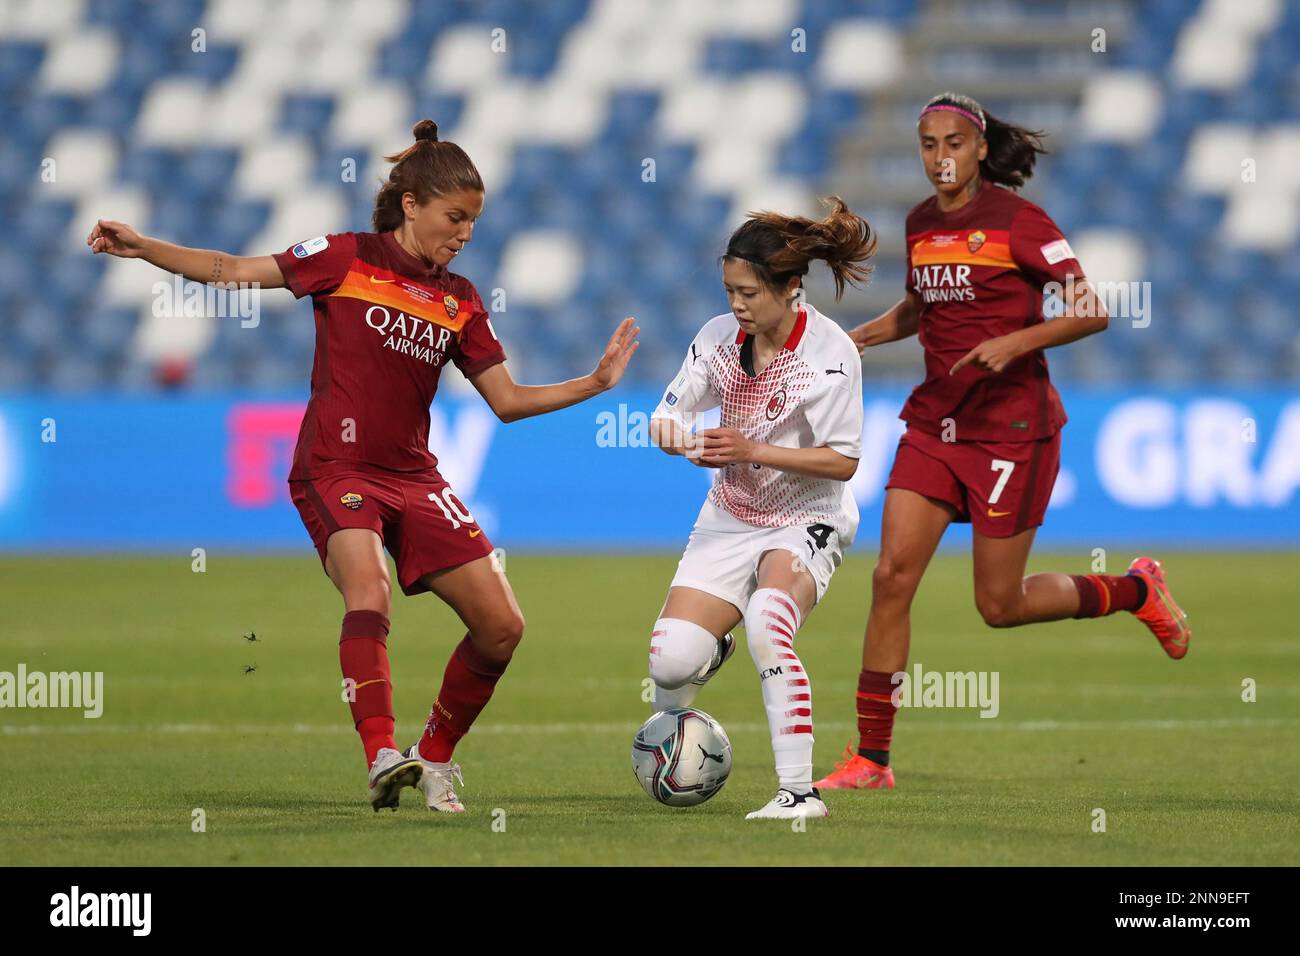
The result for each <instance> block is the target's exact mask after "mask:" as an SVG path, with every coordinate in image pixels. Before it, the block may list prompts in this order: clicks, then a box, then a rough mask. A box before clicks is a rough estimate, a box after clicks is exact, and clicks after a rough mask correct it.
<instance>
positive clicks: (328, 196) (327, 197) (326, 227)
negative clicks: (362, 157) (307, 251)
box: [243, 187, 347, 256]
mask: <svg viewBox="0 0 1300 956" xmlns="http://www.w3.org/2000/svg"><path fill="white" fill-rule="evenodd" d="M345 196H346V194H345V193H344V192H343V190H342V189H333V188H328V189H327V188H322V187H312V188H309V189H303V188H301V187H300V188H298V189H296V190H294V192H293V194H292V195H291V196H286V197H285V198H283V199H281V200H280V201H279V202H277V203H276V204H275V206H274V207H273V209H272V211H271V219H270V221H269V222H268V223H267V224H266V226H265V227H264V228H263V229H262V231H261V232H259V233H258V234H257V235H256V236H254V237H253V238H252V239H251V240H250V241H249V243H248V245H247V246H246V247H245V248H244V250H243V254H244V255H248V256H265V255H270V254H271V253H273V252H283V251H284V250H285V249H288V248H289V247H290V246H292V245H294V244H295V243H299V242H302V241H303V240H305V239H312V238H315V237H316V236H319V235H322V234H323V233H327V232H333V231H335V230H336V229H337V226H336V225H335V224H336V223H340V222H346V221H347V219H346V217H347V203H346V202H345Z"/></svg>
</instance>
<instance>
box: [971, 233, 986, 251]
mask: <svg viewBox="0 0 1300 956" xmlns="http://www.w3.org/2000/svg"><path fill="white" fill-rule="evenodd" d="M987 238H988V236H986V235H984V233H982V232H980V231H979V230H978V229H976V230H975V231H974V232H972V233H971V234H970V235H969V236H967V237H966V248H967V249H969V250H970V251H971V252H979V251H980V246H982V245H984V240H985V239H987Z"/></svg>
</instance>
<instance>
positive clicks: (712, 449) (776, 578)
mask: <svg viewBox="0 0 1300 956" xmlns="http://www.w3.org/2000/svg"><path fill="white" fill-rule="evenodd" d="M828 202H829V203H830V205H831V207H832V211H831V213H830V215H829V216H827V218H826V219H823V220H821V221H815V220H811V219H807V218H804V217H791V216H783V215H780V214H778V213H771V212H764V213H757V214H754V215H752V216H751V217H750V218H749V219H748V220H747V221H746V222H745V223H744V225H742V226H741V227H740V228H739V229H737V230H736V232H735V233H734V234H733V235H732V236H731V239H730V241H729V242H728V244H727V251H726V254H725V255H724V256H723V257H722V260H723V265H722V273H723V285H724V286H725V287H726V290H727V298H728V301H729V304H730V305H731V312H730V313H726V314H724V315H719V316H716V317H715V318H713V319H710V320H709V322H708V323H707V324H706V325H705V326H704V328H703V329H701V330H700V332H699V334H698V335H696V337H695V341H693V342H692V343H691V347H690V349H689V351H688V353H687V355H686V359H685V361H684V362H683V363H682V368H681V371H680V372H679V373H678V375H677V377H676V378H674V379H673V381H672V383H671V384H670V385H669V386H668V389H667V391H665V393H664V396H663V398H662V400H661V401H660V403H659V407H658V408H656V409H655V412H654V414H653V416H652V418H651V433H652V435H653V439H654V441H655V443H656V444H657V445H659V447H660V448H662V449H663V450H664V451H666V452H668V453H669V454H673V455H682V456H684V457H685V458H686V459H687V460H688V461H690V462H691V463H693V464H695V465H699V466H701V467H705V468H714V469H717V474H716V475H715V477H714V482H713V486H712V488H711V489H710V491H709V495H708V498H707V499H706V501H705V502H704V506H703V508H701V509H700V515H699V518H698V519H697V520H696V522H695V529H694V530H693V531H692V532H691V537H690V541H689V542H688V544H687V546H686V551H685V553H684V554H683V555H682V560H681V563H680V564H679V565H678V567H677V574H676V576H675V577H674V578H673V581H672V585H671V586H670V588H669V591H668V598H667V600H666V601H665V602H664V607H663V610H662V611H660V613H659V619H658V620H657V621H655V624H654V629H653V631H652V634H651V638H650V676H651V678H652V679H653V680H654V683H655V703H654V706H655V710H667V709H668V708H671V707H687V706H690V704H691V703H692V702H693V700H694V699H695V695H696V694H697V693H698V692H699V689H700V687H701V686H703V684H704V683H705V682H706V681H707V680H708V679H709V678H710V677H712V676H713V674H714V673H715V672H716V671H717V670H718V668H720V667H721V666H722V664H723V663H724V662H725V661H726V660H727V658H728V657H730V656H731V653H732V651H733V650H734V649H735V640H734V638H733V637H732V636H731V633H730V632H731V630H732V628H734V627H735V626H736V625H738V624H740V623H741V622H742V621H743V622H744V625H745V631H746V635H747V638H748V644H749V652H750V656H751V657H752V658H753V660H754V664H755V666H756V667H757V668H758V672H759V681H760V685H761V687H762V691H763V703H764V705H765V707H766V709H767V717H768V724H769V728H770V730H771V734H772V749H773V752H774V754H775V758H776V772H777V777H778V779H779V789H778V790H777V793H776V796H775V797H774V798H773V799H772V800H771V801H770V802H769V803H768V804H767V805H766V806H764V807H763V808H761V809H760V810H757V811H755V812H754V813H751V814H749V818H750V819H753V818H759V817H798V816H825V815H826V806H825V804H823V803H822V801H821V798H820V795H819V794H818V793H817V792H816V791H815V790H814V789H813V787H812V748H813V732H812V731H813V727H812V686H811V684H810V682H809V678H808V675H807V672H806V671H804V669H803V665H802V664H801V663H800V660H799V655H798V653H797V652H796V650H795V636H796V635H797V634H798V632H799V628H800V626H801V625H802V624H803V622H804V621H805V620H806V619H807V617H808V614H809V613H810V612H811V611H812V608H813V606H814V605H815V604H816V603H817V601H818V600H820V599H821V597H822V595H823V594H825V593H826V588H827V586H828V585H829V584H830V579H831V575H832V574H834V572H835V569H836V568H837V567H838V566H839V564H840V560H841V558H842V555H843V551H844V549H846V548H847V547H848V546H849V545H850V544H851V543H852V541H853V536H854V534H855V532H856V531H857V526H858V509H857V505H856V504H855V503H854V501H853V498H852V495H851V494H850V493H849V489H848V485H847V482H848V480H849V479H850V478H851V477H852V476H853V473H854V472H855V471H856V470H857V465H858V458H859V457H860V455H861V440H862V368H861V363H860V359H859V357H858V350H857V347H856V346H855V345H854V344H853V342H852V340H851V339H850V338H849V337H848V335H847V334H846V333H845V332H844V331H843V330H841V329H840V327H839V326H838V325H836V324H835V323H834V322H833V321H831V320H830V319H829V318H827V317H826V316H824V315H822V314H821V313H819V312H818V311H817V310H816V309H814V308H813V307H812V306H810V305H808V304H807V303H806V302H804V301H803V296H802V295H801V291H802V285H803V282H802V277H803V276H804V275H806V274H807V272H808V266H809V264H810V263H811V262H812V261H813V260H816V259H820V260H822V261H824V262H826V263H827V265H828V266H829V268H830V270H831V273H832V276H833V277H834V280H835V287H836V299H838V298H839V297H840V296H841V295H842V294H843V291H844V285H845V283H846V282H853V283H857V282H860V281H862V280H864V279H865V278H866V276H867V274H868V268H867V266H866V265H865V262H866V260H867V259H868V258H870V256H871V255H872V253H873V252H874V251H875V238H874V236H873V235H872V232H871V228H870V227H869V226H868V225H867V223H866V221H865V220H863V219H861V218H860V217H858V216H856V215H854V214H853V213H852V212H851V211H850V210H849V209H848V207H847V206H845V205H844V203H843V202H842V201H841V200H840V199H838V198H832V199H830V200H828ZM719 407H720V408H721V424H720V426H719V427H718V428H707V429H701V430H699V431H692V428H693V426H694V424H695V420H696V418H697V416H698V415H699V413H701V412H704V411H707V410H709V409H712V408H719Z"/></svg>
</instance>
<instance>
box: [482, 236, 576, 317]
mask: <svg viewBox="0 0 1300 956" xmlns="http://www.w3.org/2000/svg"><path fill="white" fill-rule="evenodd" d="M582 268H583V256H582V244H581V243H580V242H579V241H578V240H577V239H576V238H575V237H574V236H572V235H571V234H569V233H568V232H564V231H561V230H549V229H534V230H529V231H525V232H521V233H518V234H516V235H515V236H514V237H512V238H511V239H510V241H509V242H508V243H507V244H506V248H505V252H504V253H503V254H502V257H501V270H500V274H499V279H500V282H501V287H502V288H503V289H505V292H506V301H507V302H510V303H514V304H518V305H539V306H554V305H559V304H561V303H562V302H564V300H565V299H566V298H568V297H569V296H570V295H572V294H573V291H574V289H576V288H577V286H578V282H579V281H580V280H581V279H582Z"/></svg>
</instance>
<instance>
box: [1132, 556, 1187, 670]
mask: <svg viewBox="0 0 1300 956" xmlns="http://www.w3.org/2000/svg"><path fill="white" fill-rule="evenodd" d="M1128 573H1129V574H1136V575H1137V576H1138V577H1140V578H1142V580H1143V581H1145V582H1146V585H1147V599H1146V601H1144V602H1143V604H1142V606H1141V607H1140V608H1138V609H1137V610H1136V611H1134V612H1133V613H1134V614H1135V615H1136V616H1137V619H1138V620H1139V621H1141V622H1142V623H1143V624H1145V625H1146V626H1147V627H1148V628H1150V630H1151V633H1152V634H1154V635H1155V636H1156V640H1158V641H1159V642H1160V646H1161V647H1163V648H1164V649H1165V653H1166V654H1168V655H1169V656H1170V657H1172V658H1173V659H1174V660H1179V659H1181V658H1182V657H1183V656H1184V655H1185V654H1186V653H1187V645H1188V644H1189V643H1190V642H1191V640H1192V629H1191V628H1190V627H1188V626H1187V615H1186V614H1184V613H1183V609H1182V608H1180V607H1179V606H1178V604H1177V603H1176V602H1175V601H1174V598H1173V595H1171V594H1170V593H1169V585H1168V584H1166V583H1165V572H1164V569H1163V568H1162V567H1161V566H1160V562H1159V561H1157V560H1155V559H1154V558H1134V559H1133V563H1132V564H1130V565H1129V566H1128Z"/></svg>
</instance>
